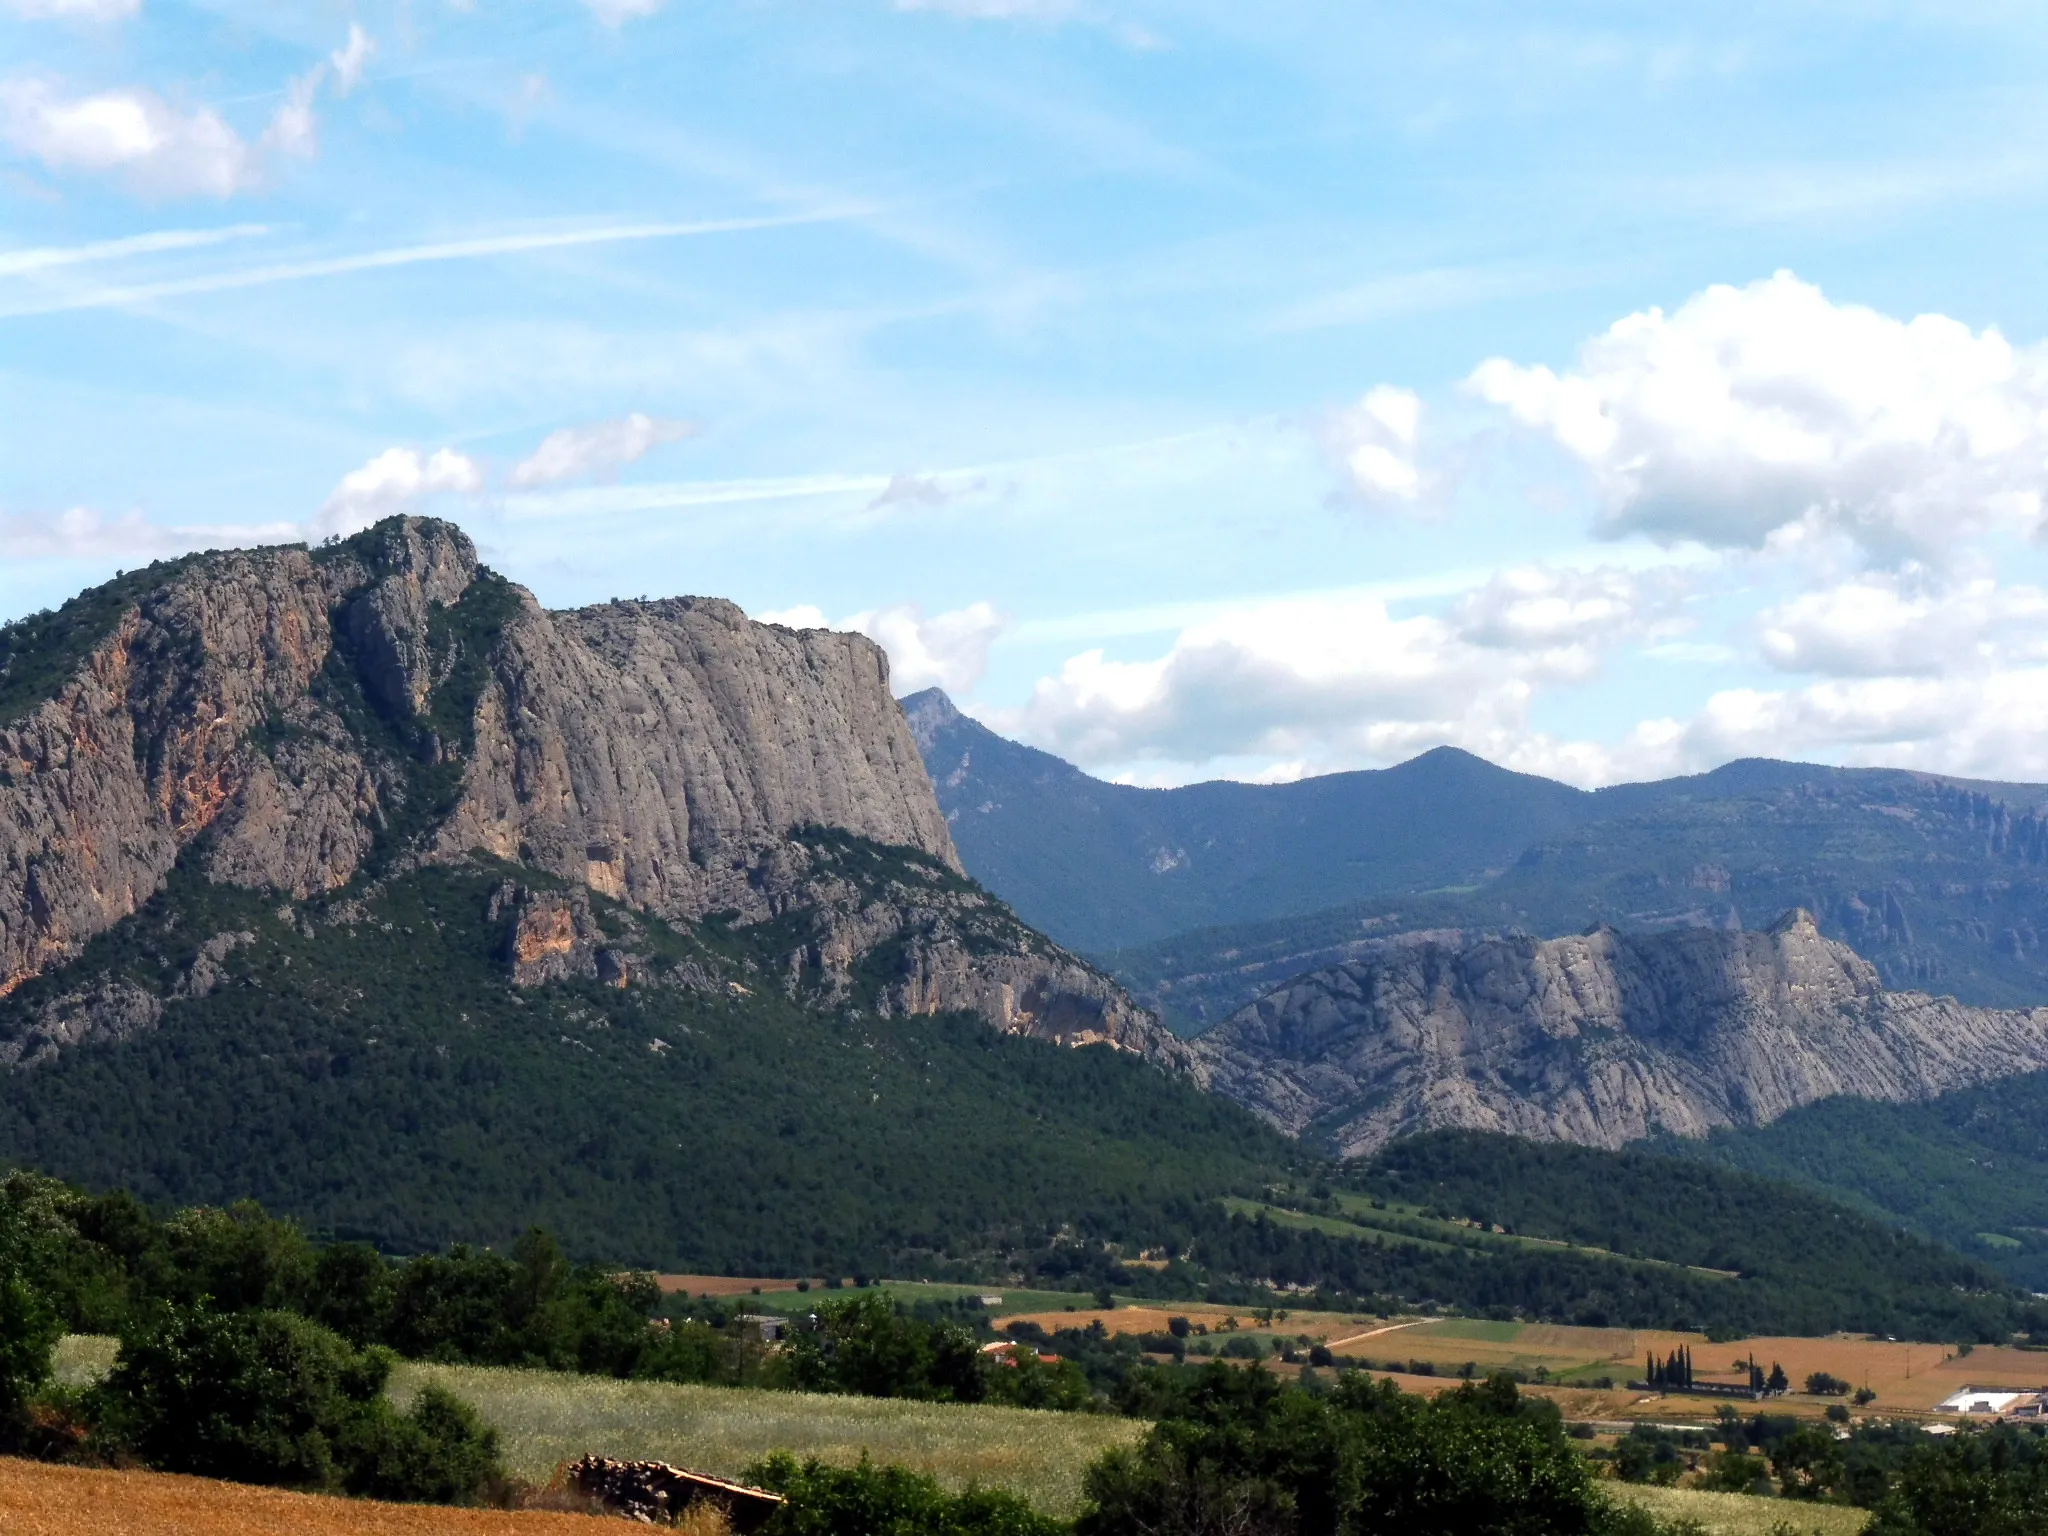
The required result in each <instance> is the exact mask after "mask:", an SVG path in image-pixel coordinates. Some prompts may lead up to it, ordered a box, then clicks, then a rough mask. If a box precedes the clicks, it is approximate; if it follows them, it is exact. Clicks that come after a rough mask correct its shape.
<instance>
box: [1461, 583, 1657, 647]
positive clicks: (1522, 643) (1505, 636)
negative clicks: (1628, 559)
mask: <svg viewBox="0 0 2048 1536" xmlns="http://www.w3.org/2000/svg"><path fill="white" fill-rule="evenodd" d="M1685 590H1686V582H1685V580H1684V578H1683V576H1682V574H1681V573H1679V572H1676V571H1671V570H1661V571H1655V572H1651V573H1642V572H1637V571H1625V570H1620V569H1617V568H1615V567H1613V566H1600V567H1597V568H1595V569H1592V570H1573V569H1565V570H1556V569H1552V568H1549V567H1546V566H1540V565H1527V566H1517V567H1515V568H1513V569H1511V570H1505V571H1500V572H1498V573H1496V574H1495V575H1494V576H1492V577H1490V578H1489V579H1488V580H1487V582H1486V583H1485V585H1483V586H1481V587H1478V588H1476V589H1475V590H1473V591H1471V592H1468V593H1466V594H1465V595H1464V596H1463V597H1462V598H1460V599H1459V600H1458V603H1457V605H1456V607H1455V608H1454V609H1453V610H1452V612H1453V621H1454V622H1455V624H1456V625H1457V629H1458V632H1459V634H1460V635H1461V636H1463V638H1465V639H1466V640H1468V641H1470V642H1472V643H1473V644H1474V645H1485V646H1494V647H1499V648H1506V649H1515V650H1521V651H1525V652H1528V653H1531V654H1535V653H1544V654H1547V655H1548V656H1550V657H1551V658H1552V668H1553V670H1558V671H1571V670H1577V671H1590V670H1591V669H1592V666H1593V663H1594V660H1595V657H1596V653H1597V652H1598V651H1599V650H1600V649H1601V648H1603V647H1606V646H1609V645H1612V644H1614V643H1616V642H1618V641H1621V640H1623V639H1629V638H1639V637H1645V636H1654V635H1655V634H1656V633H1658V632H1659V631H1660V629H1662V628H1664V627H1668V626H1669V625H1670V623H1671V620H1670V618H1669V615H1670V614H1671V613H1672V612H1673V610H1674V609H1675V606H1676V603H1677V601H1678V599H1679V597H1680V596H1682V594H1683V593H1684V591H1685Z"/></svg>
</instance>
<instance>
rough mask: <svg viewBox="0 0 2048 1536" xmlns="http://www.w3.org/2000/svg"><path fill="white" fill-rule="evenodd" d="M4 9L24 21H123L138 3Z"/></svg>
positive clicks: (27, 1) (108, 0)
mask: <svg viewBox="0 0 2048 1536" xmlns="http://www.w3.org/2000/svg"><path fill="white" fill-rule="evenodd" d="M4 8H5V10H6V11H7V13H8V14H9V15H10V16H19V17H21V18H22V19H23V20H24V21H126V20H127V19H128V18H129V17H130V16H134V15H137V14H139V13H140V12H141V10H142V0H6V3H5V7H4Z"/></svg>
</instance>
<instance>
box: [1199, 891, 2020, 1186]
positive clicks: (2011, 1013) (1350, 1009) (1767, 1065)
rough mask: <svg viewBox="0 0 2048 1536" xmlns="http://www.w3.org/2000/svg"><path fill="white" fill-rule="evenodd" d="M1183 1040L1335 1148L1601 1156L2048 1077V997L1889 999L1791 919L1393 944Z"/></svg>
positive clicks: (1215, 1083) (1203, 1073) (1280, 1119)
mask: <svg viewBox="0 0 2048 1536" xmlns="http://www.w3.org/2000/svg"><path fill="white" fill-rule="evenodd" d="M1194 1052H1195V1058H1196V1061H1195V1073H1196V1076H1197V1079H1198V1080H1199V1081H1201V1082H1202V1083H1203V1084H1205V1085H1206V1086H1208V1087H1210V1088H1211V1089H1213V1090H1215V1091H1217V1092H1220V1093H1223V1094H1226V1095H1228V1096H1229V1097H1231V1098H1234V1099H1236V1100H1238V1101H1239V1102H1240V1103H1243V1104H1245V1105H1247V1106H1249V1107H1250V1108H1252V1109H1254V1110H1256V1111H1257V1112H1258V1113H1259V1114H1261V1115H1263V1116H1264V1117H1265V1118H1266V1119H1268V1120H1270V1121H1271V1122H1272V1123H1273V1124H1275V1125H1276V1126H1278V1127H1280V1128H1281V1129H1282V1130H1285V1131H1287V1132H1289V1133H1291V1134H1296V1135H1299V1134H1301V1133H1303V1132H1304V1131H1309V1130H1311V1129H1313V1130H1314V1131H1315V1132H1316V1133H1317V1134H1319V1135H1327V1136H1328V1137H1329V1138H1330V1139H1331V1140H1333V1141H1334V1142H1335V1144H1336V1145H1337V1147H1338V1148H1339V1149H1340V1150H1341V1151H1342V1152H1343V1153H1344V1154H1346V1155H1356V1154H1360V1153H1365V1152H1370V1151H1372V1150H1373V1149H1375V1148H1377V1147H1379V1146H1381V1145H1382V1144H1384V1143H1385V1142H1387V1141H1388V1140H1390V1139H1392V1138H1393V1137H1395V1136H1398V1135H1402V1134H1404V1133H1406V1132H1410V1131H1419V1130H1427V1129H1432V1128H1437V1127H1444V1126H1461V1127H1467V1128H1473V1129H1484V1130H1497V1131H1508V1132H1512V1133H1514V1134H1516V1135H1522V1136H1530V1137H1535V1138H1537V1139H1542V1140H1563V1141H1576V1142H1583V1143H1587V1144H1590V1145H1594V1146H1603V1147H1615V1146H1619V1145H1621V1144H1623V1143H1625V1142H1628V1141H1632V1140H1635V1139H1637V1138H1640V1137H1644V1136H1649V1135H1653V1134H1656V1133H1659V1132H1668V1133H1671V1134H1675V1135H1680V1136H1700V1135H1704V1134H1706V1133H1707V1132H1708V1131H1710V1130H1712V1129H1714V1128H1715V1127H1716V1126H1733V1125H1760V1124H1764V1123H1766V1122H1768V1121H1771V1120H1774V1119H1776V1118H1777V1117H1778V1116H1780V1115H1782V1114H1784V1113H1785V1112H1786V1111H1788V1110H1791V1109H1794V1108H1796V1107H1798V1106H1799V1105H1801V1104H1807V1103H1811V1102H1813V1101H1814V1100H1816V1099H1821V1098H1826V1097H1829V1096H1831V1095H1834V1094H1852V1095H1856V1096H1858V1097H1862V1098H1870V1099H1889V1100H1907V1099H1917V1098H1924V1097H1928V1096H1931V1095H1933V1094H1937V1093H1942V1092H1946V1091H1948V1090H1950V1089H1953V1088H1961V1087H1966V1086H1969V1085H1970V1084H1973V1083H1979V1082H1984V1081H1987V1080H1989V1079H1992V1078H1996V1077H2002V1076H2007V1075H2010V1074H2013V1073H2018V1072H2028V1071H2036V1070H2040V1069H2043V1068H2048V1009H2016V1010H2002V1009H1989V1008H1971V1007H1966V1006H1964V1005H1962V1004H1960V1003H1957V1002H1956V1001H1955V1000H1954V999H1952V998H1936V997H1930V996H1928V995H1926V994H1924V993H1918V992H1887V991H1885V990H1884V989H1883V987H1882V986H1881V985H1880V983H1879V980H1878V976H1877V972H1876V970H1875V969H1874V968H1873V967H1872V966H1871V965H1870V964H1869V963H1868V962H1866V961H1865V960H1863V959H1861V958H1860V957H1859V956H1857V955H1856V954H1855V953H1854V952H1853V951H1852V950H1850V949H1849V948H1848V947H1847V946H1846V945H1843V944H1839V943H1835V942H1833V941H1831V940H1829V939H1827V938H1824V937H1823V936H1822V935H1821V933H1820V930H1819V928H1818V927H1817V926H1816V924H1815V922H1814V920H1813V918H1812V917H1811V915H1809V914H1808V913H1806V912H1803V911H1793V912H1790V913H1787V914H1786V915H1785V916H1784V917H1783V918H1781V919H1780V920H1779V921H1778V922H1777V923H1775V924H1773V925H1772V927H1771V928H1770V929H1769V930H1768V931H1766V932H1763V933H1727V932H1718V931H1713V930H1700V929H1694V930H1684V931H1679V932H1667V933H1657V934H1646V935H1638V936H1628V935H1623V934H1620V933H1617V932H1615V931H1614V930H1613V929H1610V928H1599V929H1596V930H1594V931H1593V932H1591V933H1589V934H1585V935H1582V936H1579V937H1575V938H1564V939H1547V940H1535V939H1501V940H1491V941H1487V942H1483V943H1478V944H1472V945H1466V946H1453V945H1439V944H1420V945H1412V946H1406V947H1403V948H1400V949H1392V948H1390V949H1387V950H1384V951H1382V952H1380V953H1379V954H1377V955H1375V956H1374V957H1372V958H1370V959H1367V960H1363V961H1360V962H1357V963H1354V964H1348V965H1339V966H1334V967H1331V968H1329V969H1326V970H1321V971H1317V972H1314V973H1312V974H1310V975H1307V976H1303V977H1300V978H1299V979H1297V980H1295V981H1294V982H1291V983H1289V984H1288V985H1286V986H1283V987H1281V988H1279V989H1277V990H1276V991H1274V992H1272V993H1270V994H1268V995H1267V996H1266V997H1264V998H1261V999H1260V1000H1259V1001H1258V1002H1256V1003H1254V1004H1252V1005H1251V1006H1249V1007H1247V1008H1244V1009H1242V1010H1240V1011H1239V1012H1238V1013H1236V1014H1234V1015H1233V1016H1232V1017H1231V1018H1230V1019H1228V1020H1227V1021H1225V1022H1224V1023H1223V1024H1221V1025H1219V1026H1218V1027H1217V1028H1216V1029H1215V1030H1213V1031H1212V1032H1210V1033H1209V1034H1206V1035H1204V1036H1202V1037H1201V1038H1200V1039H1199V1040H1197V1041H1196V1042H1194Z"/></svg>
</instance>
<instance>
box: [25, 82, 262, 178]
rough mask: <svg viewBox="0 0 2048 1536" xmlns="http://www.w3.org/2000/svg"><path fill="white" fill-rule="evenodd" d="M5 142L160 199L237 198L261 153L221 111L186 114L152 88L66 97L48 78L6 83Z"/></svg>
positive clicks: (62, 167) (62, 168)
mask: <svg viewBox="0 0 2048 1536" xmlns="http://www.w3.org/2000/svg"><path fill="white" fill-rule="evenodd" d="M287 109H289V103H288V104H287ZM0 141H4V142H6V143H7V144H8V145H9V146H11V147H12V148H13V149H15V150H17V151H19V152H20V153H22V154H25V155H29V156H32V157H33V158H35V159H37V160H40V161H41V162H42V163H43V164H44V165H45V166H47V167H48V168H49V169H50V170H52V171H57V172H67V171H83V172H86V173H88V174H104V175H113V176H116V177H118V178H119V179H121V180H122V181H124V182H125V183H126V184H127V185H128V186H129V187H131V188H132V189H133V190H135V191H137V192H141V193H144V194H146V195H149V196H156V197H185V196H202V197H232V196H233V195H234V194H235V193H237V192H240V191H242V190H244V189H245V188H246V187H248V186H249V185H250V184H251V183H252V182H253V181H254V180H255V177H256V160H255V156H254V155H253V154H252V153H251V151H250V149H249V146H248V145H247V144H245V143H244V142H243V141H242V138H241V136H240V135H239V134H237V133H236V132H235V130H234V129H233V128H231V127H229V126H228V124H227V122H226V121H225V120H224V119H223V118H222V117H221V116H220V114H219V113H217V112H215V111H214V110H213V109H212V108H211V107H199V108H196V109H194V110H192V111H189V112H184V111H180V110H178V109H177V108H175V107H172V106H171V105H169V104H168V103H166V102H165V101H164V100H163V99H162V98H161V97H159V96H157V95H155V94H154V93H153V92H150V91H102V92H99V93H98V94H96V95H91V96H66V95H64V94H63V93H62V92H61V91H60V90H59V89H58V88H57V87H56V86H55V85H53V84H51V83H50V82H49V81H47V80H37V79H14V80H5V81H0Z"/></svg>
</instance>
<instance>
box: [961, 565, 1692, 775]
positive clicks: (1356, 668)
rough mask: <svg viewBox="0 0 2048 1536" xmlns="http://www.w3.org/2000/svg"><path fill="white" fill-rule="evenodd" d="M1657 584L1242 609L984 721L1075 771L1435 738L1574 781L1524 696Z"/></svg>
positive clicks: (1284, 763) (1606, 634)
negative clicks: (1437, 607) (1154, 651)
mask: <svg viewBox="0 0 2048 1536" xmlns="http://www.w3.org/2000/svg"><path fill="white" fill-rule="evenodd" d="M1659 587H1660V583H1658V582H1646V581H1644V580H1642V579H1639V578H1638V577H1636V576H1633V575H1631V574H1630V573H1627V572H1620V571H1594V572H1559V571H1549V570H1544V569H1540V568H1532V569H1527V570H1518V571H1510V572H1505V573H1502V574H1501V575H1500V576H1498V577H1496V578H1494V579H1493V580H1492V581H1491V582H1489V583H1488V584H1487V585H1485V586H1484V587H1481V588H1479V589H1477V590H1475V591H1472V592H1470V593H1467V594H1466V595H1465V596H1464V597H1463V598H1462V599H1461V600H1460V601H1459V602H1458V603H1456V604H1454V605H1453V607H1452V609H1451V611H1450V612H1449V613H1448V614H1446V615H1442V616H1439V615H1432V614H1419V615H1414V616H1411V617H1396V616H1395V615H1394V614H1393V613H1391V612H1390V611H1389V609H1388V607H1387V605H1386V603H1385V602H1384V601H1382V600H1381V599H1379V598H1377V597H1372V596H1352V595H1334V596H1312V597H1298V598H1284V599H1274V600H1270V601H1266V602H1258V603H1248V604H1245V605H1244V606H1242V607H1239V608H1235V609H1232V610H1230V611H1228V612H1226V613H1224V614H1222V615H1220V616H1218V617H1216V618H1213V619H1209V620H1205V621H1204V622H1202V623H1199V624H1194V625H1191V626H1189V627H1187V628H1185V629H1183V630H1182V631H1181V632H1180V633H1179V635H1178V636H1177V637H1176V638H1175V639H1174V641H1173V643H1172V645H1171V646H1170V648H1169V649H1168V650H1167V651H1166V653H1165V654H1164V655H1161V656H1157V657H1154V658H1151V659H1149V660H1139V661H1119V660H1112V659H1110V658H1109V657H1108V656H1107V655H1106V654H1105V653H1104V652H1102V651H1099V650H1098V651H1087V652H1084V653H1082V654H1081V655H1079V656H1075V657H1072V658H1070V659H1069V660H1068V661H1067V662H1066V663H1065V665H1064V666H1063V667H1062V668H1061V669H1060V671H1059V673H1058V674H1057V675H1056V676H1053V677H1048V678H1044V679H1041V680H1040V682H1039V683H1038V684H1037V686H1036V687H1035V688H1034V690H1033V692H1032V695H1031V698H1030V699H1029V701H1028V702H1027V703H1026V704H1024V705H1023V706H1022V707H1021V708H1019V709H1017V710H1013V711H1009V712H1007V713H1005V714H1003V715H1001V716H1000V717H993V718H999V720H1000V724H1001V726H1002V727H1003V728H1005V729H1008V730H1011V731H1013V732H1015V733H1016V734H1019V735H1021V736H1023V737H1024V738H1025V739H1026V740H1028V741H1031V742H1033V743H1034V744H1036V745H1038V746H1041V747H1044V748H1046V749H1047V750H1049V751H1053V752H1057V753H1059V754H1060V755H1061V756H1064V757H1068V758H1071V759H1073V760H1075V761H1077V762H1080V763H1082V764H1083V765H1085V766H1088V767H1091V768H1095V769H1098V770H1108V771H1112V772H1114V771H1119V770H1125V771H1127V770H1129V769H1130V768H1131V767H1132V765H1144V764H1150V765H1155V768H1156V765H1159V764H1168V765H1176V766H1174V767H1173V768H1172V769H1171V770H1170V771H1168V772H1167V773H1166V777H1169V778H1182V779H1185V778H1189V777H1196V776H1199V775H1200V773H1201V772H1203V771H1205V769H1206V770H1208V771H1213V768H1214V765H1216V764H1229V765H1231V766H1232V768H1233V770H1234V771H1242V772H1247V773H1250V774H1252V776H1258V772H1259V769H1258V767H1257V765H1259V764H1265V765H1268V771H1283V772H1286V773H1288V774H1296V773H1299V772H1301V771H1302V765H1303V764H1308V765H1311V766H1312V767H1313V768H1314V769H1315V770H1316V771H1327V770H1328V769H1331V768H1341V767H1356V766H1360V765H1363V764H1367V763H1384V762H1393V761H1398V760H1400V759H1401V758H1404V757H1407V756H1410V755H1412V754H1413V753H1415V752H1417V751H1421V750H1423V749H1425V748H1427V747H1431V746H1438V745H1442V744H1445V743H1450V744H1453V745H1458V746H1463V747H1466V748H1468V749H1470V750H1472V751H1475V752H1480V753H1482V754H1483V755H1486V756H1489V757H1492V758H1494V759H1495V760H1496V761H1503V762H1512V763H1515V764H1516V765H1517V766H1528V767H1532V768H1535V769H1537V770H1538V771H1552V772H1565V773H1567V774H1568V776H1570V777H1574V778H1579V777H1584V776H1585V775H1586V774H1587V773H1588V772H1597V771H1598V770H1597V768H1593V767H1588V766H1587V765H1585V764H1583V763H1578V762H1574V761H1568V760H1567V757H1568V754H1563V755H1561V751H1562V749H1558V748H1557V747H1555V745H1554V744H1551V743H1548V742H1547V741H1546V740H1545V739H1544V738H1541V737H1540V736H1538V735H1536V734H1535V733H1533V732H1531V730H1530V729H1529V726H1528V711H1529V705H1530V702H1531V700H1532V698H1533V697H1534V695H1535V693H1536V692H1537V690H1538V689H1539V688H1540V687H1542V686H1543V685H1545V684H1549V683H1557V682H1564V681H1572V680H1577V679H1580V678H1583V677H1585V676H1587V675H1588V674H1589V673H1591V672H1592V671H1593V670H1594V669H1595V668H1596V667H1597V665H1598V663H1599V659H1600V657H1601V655H1602V654H1603V652H1604V651H1605V650H1606V649H1607V648H1609V647H1611V646H1612V645H1613V644H1615V643H1618V642H1619V641H1620V640H1621V639H1623V638H1624V637H1626V636H1629V635H1633V634H1638V633H1641V632H1643V630H1644V629H1645V627H1646V625H1648V624H1649V623H1650V622H1652V619H1653V617H1654V614H1655V611H1656V609H1657V606H1658V603H1659V602H1660V601H1661V599H1660V598H1659V596H1658V589H1659ZM1573 750H1576V749H1573ZM1247 765H1251V766H1247Z"/></svg>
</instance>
